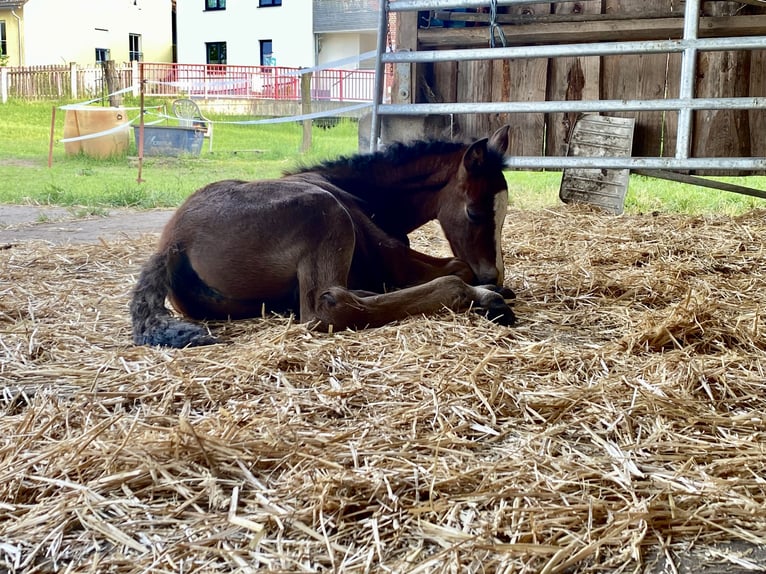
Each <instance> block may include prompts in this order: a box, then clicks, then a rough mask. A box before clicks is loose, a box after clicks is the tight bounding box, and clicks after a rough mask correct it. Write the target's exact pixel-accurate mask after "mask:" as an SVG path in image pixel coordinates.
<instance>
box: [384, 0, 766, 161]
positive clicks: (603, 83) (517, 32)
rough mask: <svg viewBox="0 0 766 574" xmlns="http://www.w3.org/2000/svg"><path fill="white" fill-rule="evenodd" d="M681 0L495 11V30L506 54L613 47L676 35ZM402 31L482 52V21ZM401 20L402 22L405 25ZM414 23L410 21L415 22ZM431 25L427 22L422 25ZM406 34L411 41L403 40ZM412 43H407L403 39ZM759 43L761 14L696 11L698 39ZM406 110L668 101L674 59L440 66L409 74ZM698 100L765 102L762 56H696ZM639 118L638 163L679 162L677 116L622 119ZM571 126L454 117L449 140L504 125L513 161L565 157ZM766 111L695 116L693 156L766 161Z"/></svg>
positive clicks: (747, 8)
mask: <svg viewBox="0 0 766 574" xmlns="http://www.w3.org/2000/svg"><path fill="white" fill-rule="evenodd" d="M683 10H684V6H683V3H682V2H679V1H678V0H641V1H640V2H637V1H636V0H582V1H579V2H563V3H551V4H528V5H520V6H519V5H516V6H513V7H507V8H503V9H502V14H500V16H499V21H500V23H501V24H502V29H503V31H504V32H505V36H506V40H507V45H511V46H513V45H534V44H542V43H574V42H598V41H620V40H651V39H657V40H663V39H670V38H680V37H682V34H683ZM427 15H428V14H423V13H421V15H420V23H421V25H420V27H418V28H417V38H416V40H415V39H413V38H412V34H413V30H414V29H415V26H414V25H413V24H412V22H410V26H409V28H407V27H406V25H405V27H403V28H401V29H400V38H399V39H400V41H401V44H402V45H405V46H409V47H411V49H415V48H416V47H417V49H423V50H429V49H444V48H461V47H462V48H465V47H470V48H478V47H487V46H488V41H489V28H488V27H487V26H486V19H487V16H486V15H484V14H458V13H446V12H444V11H443V12H432V13H431V14H430V16H431V17H437V18H438V17H439V16H442V17H443V18H454V19H458V20H459V23H457V24H456V23H455V22H454V21H453V22H452V23H451V24H448V26H456V27H440V26H434V25H431V26H430V27H428V26H424V25H423V21H424V16H427ZM408 16H410V15H409V14H402V15H400V20H401V21H403V22H405V23H406V19H407V17H408ZM412 17H414V15H413V16H412ZM425 20H426V21H427V18H425ZM408 30H409V32H408ZM407 34H409V37H408V36H407ZM741 35H766V8H762V7H755V6H753V5H747V4H743V3H741V2H703V13H702V18H701V21H700V36H702V37H722V36H741ZM413 68H414V69H413V77H414V82H413V87H414V89H413V90H412V96H411V97H412V98H414V99H413V100H412V101H414V102H486V101H513V102H519V101H541V100H548V101H558V100H581V99H582V100H591V99H605V100H606V99H610V100H611V99H618V100H619V99H662V98H676V97H678V94H679V84H680V77H679V76H680V68H681V55H680V54H647V55H627V56H605V57H596V56H592V57H582V58H579V57H568V58H556V59H543V58H535V59H517V60H512V59H504V60H491V61H469V62H437V63H433V64H419V65H416V66H414V67H413ZM695 94H696V95H697V96H699V97H707V96H719V97H734V96H766V50H760V51H728V52H700V54H699V56H698V62H697V78H696V86H695ZM614 115H632V116H634V117H635V118H636V133H635V137H634V141H635V144H634V155H636V156H649V157H658V156H673V155H675V144H676V132H677V124H678V118H677V115H678V114H677V113H676V112H661V111H659V112H658V111H647V112H630V113H623V114H619V113H617V114H614ZM574 120H576V118H575V117H569V114H563V113H554V114H519V113H514V114H509V113H503V114H455V115H454V116H453V117H452V118H451V119H450V122H449V123H450V130H451V132H452V133H453V134H456V135H462V136H465V137H480V136H483V135H486V134H487V133H489V132H491V130H493V129H495V128H496V127H498V126H500V125H502V124H504V123H510V124H511V125H512V126H513V141H512V150H511V153H512V154H514V155H552V156H555V155H564V154H565V152H566V147H567V143H568V137H569V133H570V129H571V128H572V125H573V122H574ZM764 128H766V112H765V111H761V110H753V111H747V110H721V111H700V112H695V114H694V125H693V133H692V141H693V149H692V155H693V156H696V157H709V156H712V157H750V156H765V155H766V138H763V136H762V135H761V134H763V133H764Z"/></svg>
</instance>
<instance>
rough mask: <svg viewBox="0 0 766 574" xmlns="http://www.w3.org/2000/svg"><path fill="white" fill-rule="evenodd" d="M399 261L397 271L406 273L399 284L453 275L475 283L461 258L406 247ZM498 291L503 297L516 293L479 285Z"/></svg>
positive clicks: (502, 287)
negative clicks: (427, 253)
mask: <svg viewBox="0 0 766 574" xmlns="http://www.w3.org/2000/svg"><path fill="white" fill-rule="evenodd" d="M400 261H403V262H406V263H405V264H404V265H401V264H400V265H399V267H398V271H397V272H398V273H406V274H407V276H408V278H407V280H406V281H404V280H403V281H401V282H400V285H417V284H419V283H426V282H428V281H432V280H433V279H436V278H437V277H444V276H447V275H455V276H456V277H460V279H462V280H463V281H464V282H465V283H468V284H469V285H477V284H478V281H477V279H476V275H474V273H473V271H472V270H471V268H470V267H469V266H468V264H467V263H465V262H464V261H463V260H462V259H458V258H457V257H432V256H431V255H426V254H425V253H420V252H419V251H415V250H413V249H408V252H407V257H406V258H401V260H400ZM481 287H484V288H485V289H490V290H492V291H496V292H497V293H500V294H501V295H502V296H503V298H504V299H515V298H516V294H515V293H514V292H513V291H512V290H511V289H509V288H508V287H505V286H503V285H481Z"/></svg>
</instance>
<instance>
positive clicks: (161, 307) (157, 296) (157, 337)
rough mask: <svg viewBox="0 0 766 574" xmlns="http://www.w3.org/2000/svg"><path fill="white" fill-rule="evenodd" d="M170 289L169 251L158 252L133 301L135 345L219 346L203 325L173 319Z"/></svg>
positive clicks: (147, 264)
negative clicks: (170, 307)
mask: <svg viewBox="0 0 766 574" xmlns="http://www.w3.org/2000/svg"><path fill="white" fill-rule="evenodd" d="M169 286H170V270H169V269H168V256H167V252H165V251H163V252H160V253H155V254H154V255H152V257H151V259H149V261H147V263H146V264H145V265H144V267H143V269H141V275H140V276H139V277H138V284H137V285H136V288H135V289H134V290H133V299H132V300H131V302H130V318H131V321H132V322H133V343H135V344H136V345H156V346H161V347H177V348H182V347H195V346H198V345H210V344H213V343H217V342H218V340H217V339H216V338H215V337H213V336H211V335H210V334H209V333H208V330H207V329H206V328H205V327H203V326H202V325H195V324H194V323H189V322H187V321H182V320H180V319H176V318H175V317H173V316H171V314H170V311H169V310H168V308H167V307H166V306H165V298H166V297H167V295H168V289H169V288H170V287H169Z"/></svg>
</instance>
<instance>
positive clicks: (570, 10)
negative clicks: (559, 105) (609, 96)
mask: <svg viewBox="0 0 766 574" xmlns="http://www.w3.org/2000/svg"><path fill="white" fill-rule="evenodd" d="M553 6H554V13H555V14H557V15H567V14H572V15H578V14H600V13H601V0H585V1H584V2H562V3H557V4H554V5H553ZM600 74H601V59H600V58H598V57H596V56H589V57H585V58H553V59H551V60H550V61H549V68H548V99H549V100H551V101H556V100H565V101H566V100H598V99H599V98H600V89H599V76H600ZM577 115H578V114H549V115H548V120H547V123H548V126H547V131H546V135H547V142H546V150H547V155H566V150H567V146H568V145H569V136H570V134H571V131H572V128H573V127H574V124H575V121H576V120H577Z"/></svg>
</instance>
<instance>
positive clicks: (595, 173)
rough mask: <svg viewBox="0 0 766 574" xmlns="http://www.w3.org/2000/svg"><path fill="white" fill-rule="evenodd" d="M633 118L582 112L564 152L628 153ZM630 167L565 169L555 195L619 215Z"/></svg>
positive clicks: (584, 153) (588, 154)
mask: <svg viewBox="0 0 766 574" xmlns="http://www.w3.org/2000/svg"><path fill="white" fill-rule="evenodd" d="M634 126H635V120H634V119H633V118H613V117H607V116H601V115H599V114H584V115H583V116H582V117H580V118H579V119H578V120H577V122H576V124H575V126H574V129H573V131H572V143H571V145H570V146H569V149H568V151H567V155H569V156H587V157H629V156H630V154H631V149H632V148H633V128H634ZM629 179H630V170H628V169H583V168H573V169H566V170H564V173H563V174H562V176H561V187H560V188H559V198H560V199H561V201H563V202H565V203H587V204H590V205H594V206H596V207H600V208H601V209H603V210H606V211H608V212H609V213H613V214H615V215H619V214H620V213H622V211H623V209H624V207H625V193H626V192H627V191H628V181H629Z"/></svg>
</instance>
